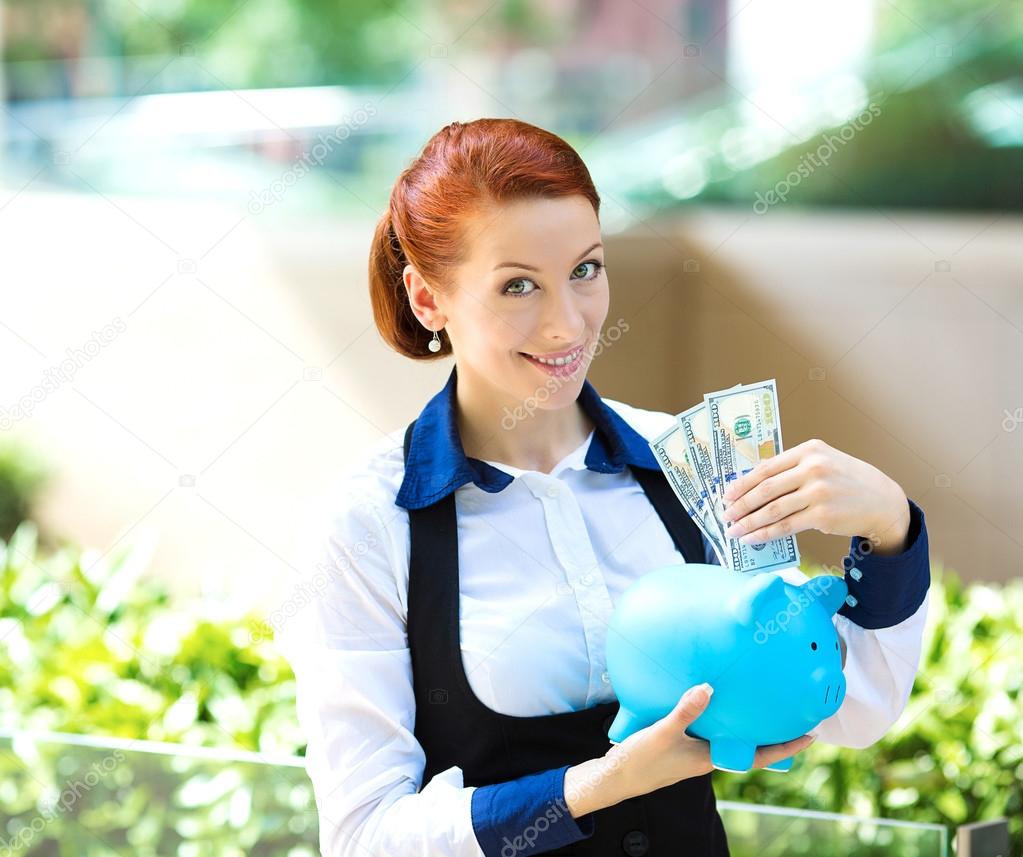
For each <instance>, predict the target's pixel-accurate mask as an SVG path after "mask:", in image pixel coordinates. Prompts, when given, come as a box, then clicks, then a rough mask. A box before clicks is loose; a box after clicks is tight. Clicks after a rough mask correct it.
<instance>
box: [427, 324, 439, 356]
mask: <svg viewBox="0 0 1023 857" xmlns="http://www.w3.org/2000/svg"><path fill="white" fill-rule="evenodd" d="M426 347H427V348H429V349H430V350H431V351H432V352H433V353H434V354H436V353H437V352H438V351H440V349H441V344H440V334H439V333H438V332H437V331H436V330H435V331H434V332H433V339H431V340H430V343H429V344H428V345H427V346H426Z"/></svg>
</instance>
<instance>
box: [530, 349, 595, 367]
mask: <svg viewBox="0 0 1023 857" xmlns="http://www.w3.org/2000/svg"><path fill="white" fill-rule="evenodd" d="M580 351H582V349H581V348H580V349H577V350H576V351H573V352H572V353H571V354H569V355H568V356H567V357H555V358H553V359H547V358H544V357H537V356H536V355H535V354H530V355H529V356H530V357H532V358H533V359H534V360H539V361H540V362H541V363H546V364H548V365H549V366H564V365H565V364H566V363H571V362H573V361H574V360H575V359H576V357H578V356H579V352H580Z"/></svg>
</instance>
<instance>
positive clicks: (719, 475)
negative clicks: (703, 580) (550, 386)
mask: <svg viewBox="0 0 1023 857" xmlns="http://www.w3.org/2000/svg"><path fill="white" fill-rule="evenodd" d="M650 448H651V449H652V450H653V452H654V455H655V456H657V461H658V463H659V464H660V465H661V469H662V470H663V471H664V474H665V476H667V477H668V482H669V483H670V484H671V487H672V488H673V489H674V491H675V494H676V495H678V499H679V500H680V501H681V502H682V505H683V506H685V509H686V511H687V512H688V513H689V515H690V517H691V518H692V519H693V520H694V521H695V522H696V525H697V526H698V527H699V528H700V529H701V530H702V531H703V533H704V535H705V536H706V537H707V540H708V541H709V542H710V544H711V546H712V547H713V548H714V552H715V553H716V554H717V557H718V560H719V561H720V562H721V565H722V566H724V567H725V568H730V569H732V570H733V571H738V572H745V573H759V572H763V571H774V570H776V569H780V568H784V567H786V566H793V565H799V548H797V547H796V537H795V536H783V537H782V538H780V539H774V540H773V541H769V542H763V543H761V544H743V543H742V542H740V541H739V540H738V539H732V538H729V537H728V536H727V535H726V534H725V522H724V520H723V519H722V516H721V513H722V511H723V510H724V501H723V498H722V494H723V493H724V490H725V488H726V487H727V486H728V485H729V484H730V483H732V482H734V481H735V480H736V479H738V478H739V477H741V476H745V475H746V474H747V473H749V472H750V471H751V470H752V469H753V468H754V467H756V465H757V464H758V463H759V462H761V461H763V460H764V459H767V458H770V457H771V456H773V455H777V454H778V453H779V452H781V451H782V443H781V415H780V414H779V412H778V391H777V389H776V387H775V379H774V378H772V379H771V380H770V381H760V382H759V383H756V384H736V385H735V386H734V387H731V388H729V389H727V390H718V391H717V392H716V393H707V394H706V395H704V397H703V401H702V402H700V404H698V405H694V406H693V407H691V408H690V409H689V410H687V411H683V412H682V413H681V414H679V415H678V416H677V417H675V425H674V426H672V427H671V428H670V429H668V430H667V431H666V432H664V433H663V434H661V435H659V436H658V437H657V438H655V439H654V440H653V441H652V442H651V443H650Z"/></svg>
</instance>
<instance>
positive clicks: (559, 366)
mask: <svg viewBox="0 0 1023 857" xmlns="http://www.w3.org/2000/svg"><path fill="white" fill-rule="evenodd" d="M520 353H521V354H522V356H523V357H525V358H526V359H527V360H528V361H529V362H530V363H532V364H534V365H535V366H537V367H539V368H540V369H542V370H543V371H544V372H546V373H548V374H550V375H564V376H567V375H571V374H573V373H574V372H575V371H576V370H577V369H578V368H579V367H580V366H581V365H582V362H583V361H582V358H583V347H582V346H581V345H580V346H577V347H576V348H573V349H572V350H571V351H567V352H562V354H561V355H558V356H554V357H537V356H535V355H533V354H527V353H525V352H520Z"/></svg>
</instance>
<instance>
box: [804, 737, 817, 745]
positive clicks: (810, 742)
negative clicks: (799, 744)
mask: <svg viewBox="0 0 1023 857" xmlns="http://www.w3.org/2000/svg"><path fill="white" fill-rule="evenodd" d="M816 740H817V736H816V735H811V736H810V740H809V741H808V742H807V745H806V746H807V747H809V746H810V744H812V743H813V742H814V741H816Z"/></svg>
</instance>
